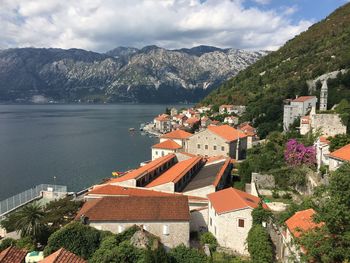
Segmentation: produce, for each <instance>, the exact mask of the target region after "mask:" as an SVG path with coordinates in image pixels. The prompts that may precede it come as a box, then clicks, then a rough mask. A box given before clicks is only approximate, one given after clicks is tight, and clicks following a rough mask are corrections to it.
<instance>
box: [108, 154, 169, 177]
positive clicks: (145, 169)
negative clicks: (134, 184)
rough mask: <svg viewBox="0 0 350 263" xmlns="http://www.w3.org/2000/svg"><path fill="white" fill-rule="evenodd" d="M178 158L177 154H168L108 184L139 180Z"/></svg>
mask: <svg viewBox="0 0 350 263" xmlns="http://www.w3.org/2000/svg"><path fill="white" fill-rule="evenodd" d="M174 158H176V155H175V154H168V155H165V156H163V157H160V158H157V159H155V160H154V161H152V162H149V163H148V164H146V165H144V166H141V167H139V168H138V169H135V170H133V171H131V172H128V173H126V174H125V175H123V176H121V177H118V178H115V179H112V180H110V181H108V183H117V182H124V181H126V180H130V179H137V178H138V177H140V176H142V175H143V174H145V173H148V172H151V171H154V170H155V169H157V168H158V167H160V166H162V165H163V164H165V163H167V162H169V161H170V160H172V159H174Z"/></svg>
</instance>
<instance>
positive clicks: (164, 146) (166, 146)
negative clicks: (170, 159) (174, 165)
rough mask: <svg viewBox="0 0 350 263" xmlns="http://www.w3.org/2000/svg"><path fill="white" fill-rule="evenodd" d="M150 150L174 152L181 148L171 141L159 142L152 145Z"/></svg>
mask: <svg viewBox="0 0 350 263" xmlns="http://www.w3.org/2000/svg"><path fill="white" fill-rule="evenodd" d="M152 148H158V149H168V150H176V149H181V148H182V146H181V145H179V144H177V143H176V142H174V141H173V140H166V141H164V142H160V143H157V144H155V145H153V146H152Z"/></svg>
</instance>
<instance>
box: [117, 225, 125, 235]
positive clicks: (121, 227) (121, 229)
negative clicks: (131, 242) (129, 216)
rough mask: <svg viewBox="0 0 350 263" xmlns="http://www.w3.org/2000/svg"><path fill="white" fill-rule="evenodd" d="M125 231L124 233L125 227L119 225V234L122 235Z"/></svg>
mask: <svg viewBox="0 0 350 263" xmlns="http://www.w3.org/2000/svg"><path fill="white" fill-rule="evenodd" d="M123 231H124V226H122V225H119V226H118V233H121V232H123Z"/></svg>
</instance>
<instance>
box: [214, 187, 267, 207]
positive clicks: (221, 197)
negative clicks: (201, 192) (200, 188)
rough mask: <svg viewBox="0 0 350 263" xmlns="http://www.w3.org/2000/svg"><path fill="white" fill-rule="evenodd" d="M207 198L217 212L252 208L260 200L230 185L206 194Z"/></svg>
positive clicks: (256, 205)
mask: <svg viewBox="0 0 350 263" xmlns="http://www.w3.org/2000/svg"><path fill="white" fill-rule="evenodd" d="M208 199H209V201H210V203H211V204H212V205H213V207H214V209H215V211H216V212H217V213H218V214H221V213H226V212H230V211H234V210H239V209H244V208H252V209H254V208H256V207H258V205H259V202H260V201H261V200H260V198H259V197H256V196H254V195H251V194H248V193H246V192H242V191H240V190H237V189H235V188H232V187H230V188H226V189H224V190H221V191H218V192H215V193H211V194H209V195H208Z"/></svg>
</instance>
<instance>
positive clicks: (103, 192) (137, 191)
mask: <svg viewBox="0 0 350 263" xmlns="http://www.w3.org/2000/svg"><path fill="white" fill-rule="evenodd" d="M87 195H95V196H99V197H104V196H174V195H183V194H182V193H173V192H171V193H169V192H161V191H155V190H152V189H148V188H142V187H126V186H119V185H111V184H106V185H97V186H95V187H94V188H93V189H92V190H90V191H89V192H88V193H87ZM185 196H187V197H188V200H198V201H207V200H208V199H207V198H204V197H198V196H191V195H185Z"/></svg>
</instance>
